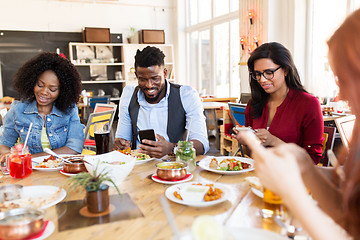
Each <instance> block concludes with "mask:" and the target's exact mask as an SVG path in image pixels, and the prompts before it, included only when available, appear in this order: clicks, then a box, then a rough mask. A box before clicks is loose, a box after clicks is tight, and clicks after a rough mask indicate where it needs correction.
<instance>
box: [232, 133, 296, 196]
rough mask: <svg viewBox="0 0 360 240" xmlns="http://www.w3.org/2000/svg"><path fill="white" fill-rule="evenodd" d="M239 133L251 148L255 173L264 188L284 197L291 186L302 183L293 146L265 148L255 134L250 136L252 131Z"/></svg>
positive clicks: (290, 189) (289, 191) (284, 145)
mask: <svg viewBox="0 0 360 240" xmlns="http://www.w3.org/2000/svg"><path fill="white" fill-rule="evenodd" d="M239 134H240V135H241V137H243V139H244V141H245V143H246V144H247V146H248V147H249V148H250V149H251V153H252V154H251V155H252V156H251V157H252V158H253V159H254V160H255V164H254V167H255V169H256V170H255V171H256V174H257V176H258V177H259V178H260V181H261V182H262V184H263V185H264V186H265V187H266V188H269V189H270V190H272V191H274V192H275V193H277V194H279V195H280V196H282V197H286V196H287V194H291V191H292V189H293V188H296V186H297V185H299V184H303V182H302V178H301V174H300V168H299V166H298V163H297V162H298V161H297V159H296V155H294V154H293V153H292V149H293V146H289V144H282V145H280V146H278V147H275V148H271V149H266V148H264V147H263V146H262V145H261V144H259V142H258V141H257V140H256V138H255V136H253V135H252V136H251V134H253V133H251V132H248V131H247V132H241V133H239Z"/></svg>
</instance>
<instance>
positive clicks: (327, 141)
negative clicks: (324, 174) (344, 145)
mask: <svg viewBox="0 0 360 240" xmlns="http://www.w3.org/2000/svg"><path fill="white" fill-rule="evenodd" d="M335 132H336V128H335V127H327V126H325V127H324V135H323V136H324V141H323V147H322V159H321V163H322V165H323V166H329V164H330V162H329V158H328V156H327V150H329V149H331V150H332V149H333V147H334V142H335Z"/></svg>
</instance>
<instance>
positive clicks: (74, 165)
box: [63, 157, 87, 173]
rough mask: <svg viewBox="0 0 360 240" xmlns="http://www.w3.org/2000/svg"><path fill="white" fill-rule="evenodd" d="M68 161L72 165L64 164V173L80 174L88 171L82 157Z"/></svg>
mask: <svg viewBox="0 0 360 240" xmlns="http://www.w3.org/2000/svg"><path fill="white" fill-rule="evenodd" d="M67 160H68V161H70V162H71V163H68V162H64V167H63V170H64V172H67V173H79V172H86V171H87V170H86V167H85V163H84V161H83V158H82V157H69V158H67Z"/></svg>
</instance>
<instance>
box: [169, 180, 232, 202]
mask: <svg viewBox="0 0 360 240" xmlns="http://www.w3.org/2000/svg"><path fill="white" fill-rule="evenodd" d="M229 193H230V190H229V189H228V188H227V187H226V186H225V185H223V184H220V183H212V184H208V183H198V182H187V183H180V184H176V185H173V186H171V187H169V188H167V189H166V191H165V196H166V197H167V198H168V199H169V200H170V201H173V202H176V203H179V204H183V205H187V206H190V207H209V206H213V205H216V204H219V203H222V202H224V201H226V200H227V199H228V195H229Z"/></svg>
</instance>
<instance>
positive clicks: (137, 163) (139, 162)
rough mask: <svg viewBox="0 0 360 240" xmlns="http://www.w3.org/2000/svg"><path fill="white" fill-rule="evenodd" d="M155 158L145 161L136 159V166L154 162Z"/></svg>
mask: <svg viewBox="0 0 360 240" xmlns="http://www.w3.org/2000/svg"><path fill="white" fill-rule="evenodd" d="M155 159H156V158H149V159H145V160H137V159H136V163H135V164H136V165H140V164H144V163H147V162H150V161H152V160H155Z"/></svg>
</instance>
